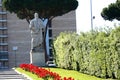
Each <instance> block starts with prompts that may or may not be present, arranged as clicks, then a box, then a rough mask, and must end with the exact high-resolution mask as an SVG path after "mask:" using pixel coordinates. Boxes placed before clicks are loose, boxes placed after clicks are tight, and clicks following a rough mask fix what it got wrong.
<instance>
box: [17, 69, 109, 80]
mask: <svg viewBox="0 0 120 80" xmlns="http://www.w3.org/2000/svg"><path fill="white" fill-rule="evenodd" d="M46 69H48V68H46ZM16 70H17V71H19V72H21V73H24V74H26V75H28V76H29V77H30V78H32V79H33V80H43V79H40V78H38V77H37V76H36V75H34V74H32V73H29V72H26V71H24V70H22V69H20V68H16ZM50 70H51V71H52V72H56V73H58V74H59V75H60V76H62V77H73V78H74V79H75V80H105V79H101V78H97V77H94V76H90V75H86V74H82V73H79V72H77V71H73V70H65V69H60V68H50ZM107 80H110V79H107Z"/></svg>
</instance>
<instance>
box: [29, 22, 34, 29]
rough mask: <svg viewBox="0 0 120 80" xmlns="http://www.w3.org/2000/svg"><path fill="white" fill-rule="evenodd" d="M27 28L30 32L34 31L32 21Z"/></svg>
mask: <svg viewBox="0 0 120 80" xmlns="http://www.w3.org/2000/svg"><path fill="white" fill-rule="evenodd" d="M29 28H30V30H32V31H34V28H33V22H32V21H30V24H29Z"/></svg>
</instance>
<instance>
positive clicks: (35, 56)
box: [30, 52, 45, 66]
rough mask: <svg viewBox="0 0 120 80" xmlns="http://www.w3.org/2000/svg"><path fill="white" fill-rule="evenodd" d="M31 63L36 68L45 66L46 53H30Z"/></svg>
mask: <svg viewBox="0 0 120 80" xmlns="http://www.w3.org/2000/svg"><path fill="white" fill-rule="evenodd" d="M30 63H31V64H33V65H36V66H45V53H44V52H30Z"/></svg>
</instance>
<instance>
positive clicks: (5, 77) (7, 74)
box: [0, 69, 29, 80]
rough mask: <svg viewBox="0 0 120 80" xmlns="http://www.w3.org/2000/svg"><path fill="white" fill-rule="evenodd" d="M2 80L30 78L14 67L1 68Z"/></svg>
mask: <svg viewBox="0 0 120 80" xmlns="http://www.w3.org/2000/svg"><path fill="white" fill-rule="evenodd" d="M0 80H29V79H27V78H26V77H24V76H23V75H21V74H18V73H17V72H15V71H14V70H13V69H0Z"/></svg>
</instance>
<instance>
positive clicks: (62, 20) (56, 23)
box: [52, 11, 76, 36]
mask: <svg viewBox="0 0 120 80" xmlns="http://www.w3.org/2000/svg"><path fill="white" fill-rule="evenodd" d="M52 30H53V36H57V35H58V34H59V33H60V32H64V31H73V32H76V15H75V11H71V12H69V13H67V14H65V15H63V16H58V17H56V18H55V19H53V21H52Z"/></svg>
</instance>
